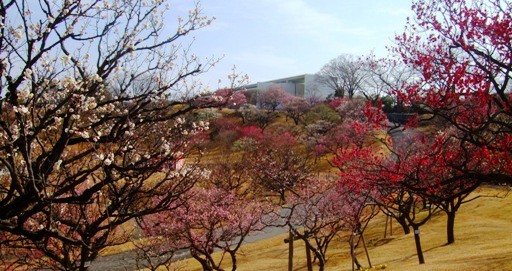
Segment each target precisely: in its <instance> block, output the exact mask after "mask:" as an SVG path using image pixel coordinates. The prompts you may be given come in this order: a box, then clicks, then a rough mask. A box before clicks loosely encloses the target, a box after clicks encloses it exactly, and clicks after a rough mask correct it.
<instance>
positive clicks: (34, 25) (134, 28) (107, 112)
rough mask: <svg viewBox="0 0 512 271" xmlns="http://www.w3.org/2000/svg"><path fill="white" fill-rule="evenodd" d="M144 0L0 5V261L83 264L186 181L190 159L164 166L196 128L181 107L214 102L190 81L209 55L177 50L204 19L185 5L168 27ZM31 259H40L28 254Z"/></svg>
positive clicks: (163, 12) (22, 0)
mask: <svg viewBox="0 0 512 271" xmlns="http://www.w3.org/2000/svg"><path fill="white" fill-rule="evenodd" d="M146 2H147V1H140V0H136V1H99V0H94V1H81V0H77V1H46V0H39V1H26V0H19V1H2V3H1V4H0V23H1V25H2V27H1V29H0V34H1V35H0V85H1V88H0V108H1V113H0V168H1V169H2V172H5V174H2V176H1V177H0V178H1V182H0V246H1V249H0V250H1V251H2V253H1V256H2V257H4V263H11V262H16V261H17V260H18V259H17V257H20V255H23V254H31V255H33V257H32V256H28V257H24V258H25V259H29V260H27V261H26V264H27V266H29V268H35V269H38V268H39V269H44V268H51V269H59V270H87V268H88V265H89V263H90V261H93V260H94V259H95V258H96V257H97V256H98V253H99V251H101V250H102V249H104V248H105V247H107V246H109V245H112V244H118V243H121V242H125V241H126V240H127V238H129V236H130V233H126V234H124V233H123V232H122V231H120V230H119V228H120V227H119V226H120V225H122V224H124V223H126V222H128V221H131V220H132V219H133V218H138V217H142V216H145V215H149V214H152V213H155V212H158V211H160V210H165V209H168V206H170V205H172V203H173V202H174V201H176V200H177V199H178V198H179V196H180V195H181V194H183V193H185V192H186V191H187V190H189V189H190V188H191V186H192V185H193V184H194V182H195V179H196V178H197V175H198V174H199V170H197V168H195V167H194V166H193V162H190V163H188V167H187V168H186V169H185V170H184V171H182V172H176V171H170V170H164V168H165V165H167V164H169V163H172V162H174V161H176V160H177V159H182V158H183V157H185V156H187V155H188V153H190V151H191V150H190V146H191V145H190V144H189V143H190V142H191V141H192V139H193V137H194V136H195V135H196V134H197V133H200V132H201V131H203V130H204V129H206V128H207V126H206V125H205V123H191V122H188V121H186V115H187V114H188V112H192V111H193V110H194V109H196V108H198V107H207V106H211V105H215V104H217V103H218V101H217V100H218V99H217V100H210V101H209V100H204V99H199V95H198V94H197V93H198V92H194V91H195V90H194V89H192V88H191V87H192V86H194V84H192V82H191V81H190V80H191V78H192V76H193V75H196V74H199V73H201V72H202V71H203V68H206V69H208V67H209V65H210V64H211V63H203V65H201V64H200V63H199V62H198V60H197V58H196V57H195V56H192V55H186V54H185V55H184V54H182V53H181V52H188V51H189V50H188V48H187V46H186V45H183V43H182V42H181V40H182V39H183V37H185V36H187V35H188V34H190V33H191V32H192V31H194V30H196V29H200V28H203V27H206V26H207V25H209V24H210V22H211V20H210V19H209V18H207V17H204V16H203V15H202V13H201V8H200V6H193V7H192V8H191V9H192V10H191V12H190V13H189V16H187V17H184V18H181V17H180V18H176V24H177V28H176V30H175V31H174V32H172V31H170V30H169V29H167V28H165V27H164V25H163V23H162V21H163V18H164V16H167V14H168V13H167V12H168V7H167V6H166V3H164V2H163V1H149V2H147V3H146ZM164 28H165V29H164ZM177 89H180V90H181V91H179V92H177V91H175V90H177ZM155 199H157V200H155ZM10 255H12V256H10ZM40 255H42V258H44V259H45V260H47V262H46V263H43V262H42V261H32V260H30V259H33V258H36V257H39V256H40ZM5 257H7V258H5ZM0 269H4V266H2V267H0Z"/></svg>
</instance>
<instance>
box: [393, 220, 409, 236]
mask: <svg viewBox="0 0 512 271" xmlns="http://www.w3.org/2000/svg"><path fill="white" fill-rule="evenodd" d="M396 221H397V222H398V224H400V226H402V230H403V231H404V234H409V233H411V228H410V227H409V225H408V224H407V221H406V220H405V219H398V218H397V219H396Z"/></svg>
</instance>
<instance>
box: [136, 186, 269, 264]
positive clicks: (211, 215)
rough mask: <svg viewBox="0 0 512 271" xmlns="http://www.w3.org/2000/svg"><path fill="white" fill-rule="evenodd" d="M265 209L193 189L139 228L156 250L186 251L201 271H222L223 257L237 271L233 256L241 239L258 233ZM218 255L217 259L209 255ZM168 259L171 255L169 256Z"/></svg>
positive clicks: (225, 194) (220, 192) (234, 197)
mask: <svg viewBox="0 0 512 271" xmlns="http://www.w3.org/2000/svg"><path fill="white" fill-rule="evenodd" d="M265 212H267V211H266V208H265V207H264V205H262V204H261V203H258V202H257V201H254V200H249V199H247V198H243V197H240V196H237V195H236V194H235V193H233V192H230V191H226V190H225V189H219V188H215V187H212V188H207V189H204V188H196V189H192V190H190V191H189V192H188V193H187V194H186V195H184V198H183V202H180V204H179V205H176V206H174V207H173V208H170V209H169V210H167V211H165V212H161V213H158V214H155V215H151V216H148V217H146V218H145V219H144V220H143V221H142V222H141V226H142V229H143V231H144V233H145V234H146V236H153V237H155V238H157V240H158V242H161V243H158V246H163V247H166V248H171V250H173V251H176V250H178V249H186V250H188V253H190V256H192V258H194V259H196V260H197V261H198V262H199V263H200V264H201V266H202V268H203V270H224V268H223V261H224V256H226V255H228V256H229V257H230V260H231V269H232V270H236V268H237V257H236V255H237V252H238V250H239V249H240V246H241V245H242V243H243V242H244V240H245V238H246V237H247V236H248V235H249V234H251V233H253V232H255V231H258V230H260V229H262V227H263V226H262V224H261V218H262V216H263V214H265ZM215 251H219V253H220V255H221V256H220V258H214V257H213V255H212V254H213V253H214V252H215ZM171 256H172V254H171Z"/></svg>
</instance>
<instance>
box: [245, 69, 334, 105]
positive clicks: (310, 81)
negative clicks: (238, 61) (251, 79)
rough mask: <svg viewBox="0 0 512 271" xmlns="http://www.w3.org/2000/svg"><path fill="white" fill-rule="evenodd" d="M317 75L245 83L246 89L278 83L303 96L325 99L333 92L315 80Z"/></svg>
mask: <svg viewBox="0 0 512 271" xmlns="http://www.w3.org/2000/svg"><path fill="white" fill-rule="evenodd" d="M316 78H317V75H315V74H302V75H297V76H292V77H286V78H281V79H275V80H270V81H265V82H257V83H254V84H250V85H246V86H245V88H246V89H247V90H258V91H265V90H267V89H268V88H269V87H270V86H273V85H279V86H280V87H282V88H283V89H284V90H285V91H286V92H288V93H290V94H292V95H295V96H298V97H303V98H311V97H316V98H319V99H322V100H323V99H325V98H326V97H327V96H328V95H329V94H332V93H334V91H333V90H332V89H330V88H329V87H327V86H325V85H323V84H320V83H318V82H317V81H316Z"/></svg>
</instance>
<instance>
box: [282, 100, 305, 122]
mask: <svg viewBox="0 0 512 271" xmlns="http://www.w3.org/2000/svg"><path fill="white" fill-rule="evenodd" d="M283 107H284V110H285V112H286V116H287V117H289V118H291V119H292V120H293V122H294V123H295V125H299V123H301V122H303V121H304V116H305V115H306V113H307V112H308V111H309V109H310V108H311V104H310V103H308V102H307V101H306V100H305V99H304V98H301V97H295V96H290V97H289V98H288V99H287V100H285V101H284V103H283Z"/></svg>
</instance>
